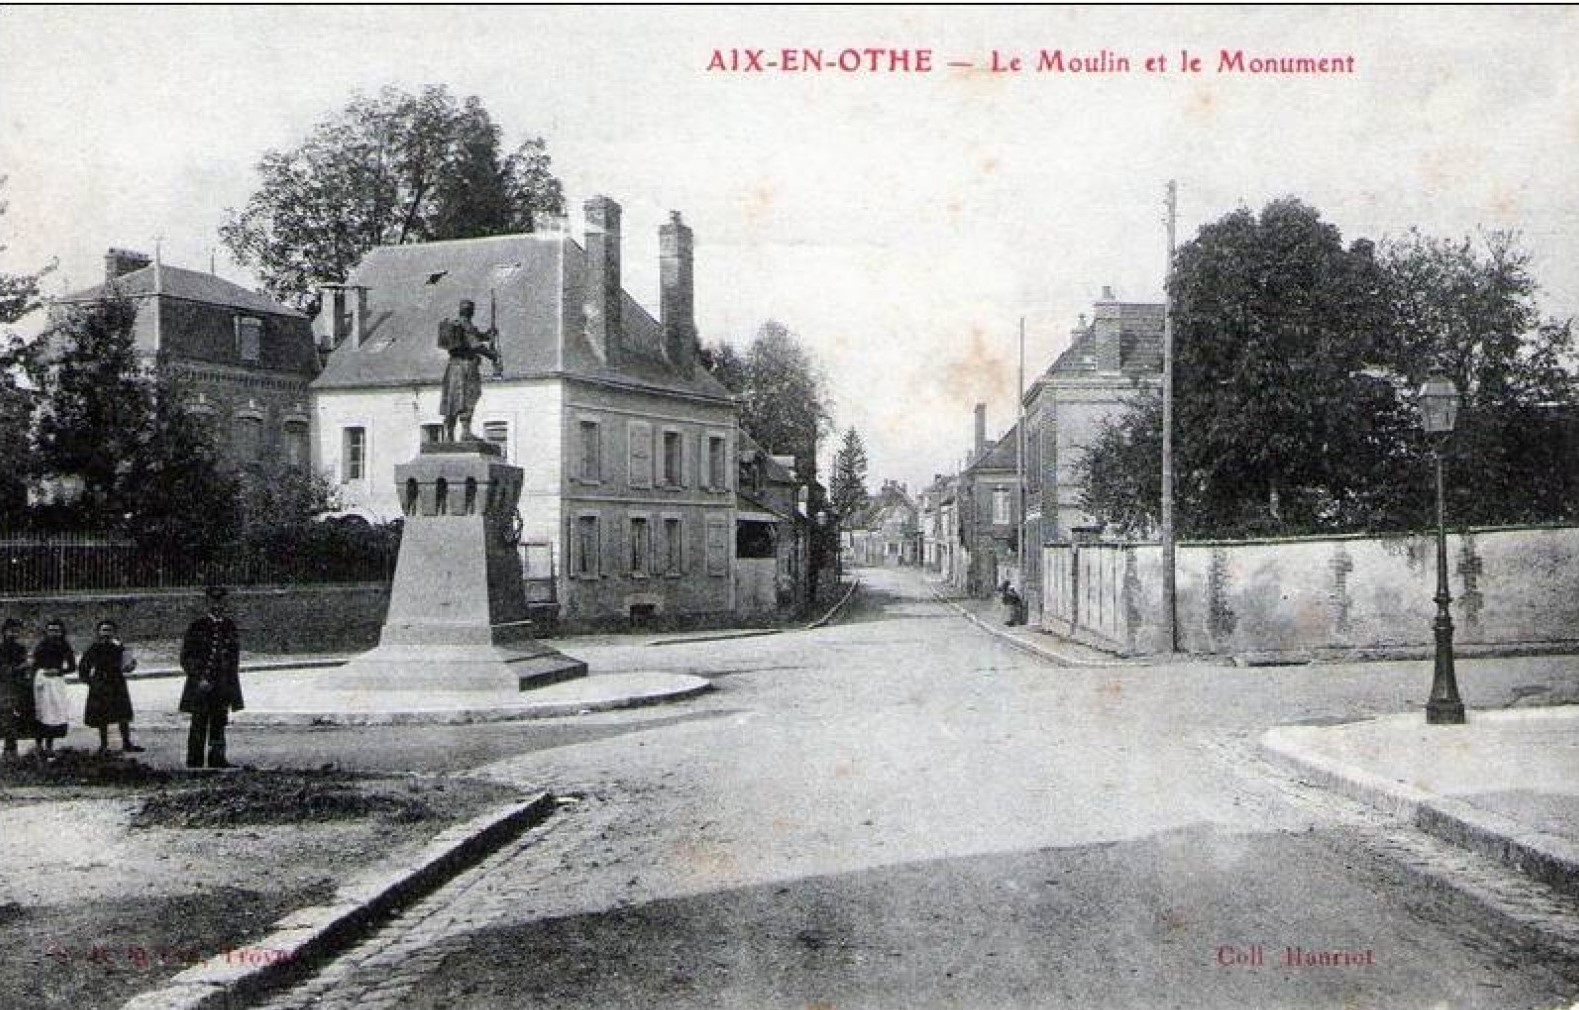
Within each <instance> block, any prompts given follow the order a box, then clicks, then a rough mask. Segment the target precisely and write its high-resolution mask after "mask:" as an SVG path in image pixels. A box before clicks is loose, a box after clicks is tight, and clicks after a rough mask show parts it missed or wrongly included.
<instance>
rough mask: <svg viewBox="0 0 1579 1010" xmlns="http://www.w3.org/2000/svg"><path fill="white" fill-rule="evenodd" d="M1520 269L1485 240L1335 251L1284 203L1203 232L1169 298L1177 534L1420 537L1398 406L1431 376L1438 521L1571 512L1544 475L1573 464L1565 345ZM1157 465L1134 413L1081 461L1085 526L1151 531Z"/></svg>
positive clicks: (1564, 484) (1406, 435)
mask: <svg viewBox="0 0 1579 1010" xmlns="http://www.w3.org/2000/svg"><path fill="white" fill-rule="evenodd" d="M1527 267H1528V258H1527V256H1525V255H1524V254H1523V253H1521V252H1520V251H1519V250H1518V248H1517V243H1516V241H1515V240H1514V238H1513V237H1512V236H1509V235H1505V234H1502V233H1493V234H1490V235H1487V236H1484V237H1483V238H1482V240H1481V242H1480V243H1476V242H1475V241H1472V240H1464V241H1462V242H1444V241H1440V240H1433V239H1427V238H1424V237H1422V236H1420V235H1419V234H1417V233H1411V234H1410V235H1409V236H1408V237H1406V238H1405V239H1403V240H1400V241H1395V242H1390V243H1387V244H1385V245H1384V246H1383V247H1382V248H1381V249H1380V250H1378V249H1377V248H1376V247H1375V246H1374V245H1373V244H1372V243H1370V242H1367V241H1364V240H1361V241H1357V242H1354V243H1353V244H1351V245H1349V246H1348V247H1345V246H1344V245H1343V243H1342V240H1341V237H1340V235H1339V233H1338V231H1337V229H1336V228H1334V227H1333V226H1332V225H1330V224H1327V223H1325V222H1323V221H1322V220H1321V218H1320V215H1319V214H1318V213H1317V212H1316V211H1315V210H1313V209H1311V208H1310V207H1307V206H1305V205H1304V204H1301V203H1299V202H1298V201H1296V200H1280V201H1277V202H1275V203H1272V204H1270V205H1268V206H1267V207H1266V208H1265V209H1264V210H1263V211H1262V212H1261V213H1260V214H1259V215H1255V214H1251V213H1250V212H1249V211H1247V210H1243V209H1241V210H1237V211H1235V212H1233V213H1231V214H1228V215H1227V216H1225V217H1223V218H1222V219H1220V220H1218V221H1216V222H1213V223H1212V224H1209V225H1207V226H1205V227H1204V228H1202V229H1201V231H1200V233H1199V234H1198V235H1197V237H1196V238H1195V239H1194V240H1193V241H1191V242H1189V243H1187V244H1186V245H1184V246H1183V247H1181V248H1180V250H1179V253H1178V256H1177V258H1176V260H1175V270H1174V277H1173V285H1172V297H1173V304H1174V318H1175V327H1174V334H1175V380H1174V391H1175V400H1174V402H1175V426H1174V446H1175V473H1176V475H1177V477H1176V483H1175V495H1176V505H1177V517H1178V527H1179V531H1180V533H1181V534H1182V535H1186V536H1190V535H1195V536H1210V535H1244V534H1254V533H1265V532H1274V531H1275V532H1282V533H1290V532H1313V531H1336V530H1343V531H1362V530H1378V529H1400V528H1410V527H1418V526H1420V525H1423V524H1424V523H1426V522H1427V521H1429V518H1430V516H1431V508H1432V489H1431V486H1430V481H1429V474H1430V470H1429V467H1428V465H1427V461H1426V458H1425V453H1426V451H1427V449H1428V446H1427V445H1426V443H1425V441H1424V438H1423V436H1422V435H1421V434H1420V432H1419V426H1418V420H1417V415H1416V411H1415V403H1414V398H1415V390H1416V389H1417V388H1418V385H1419V382H1420V380H1421V379H1423V377H1424V376H1425V375H1426V374H1428V373H1429V372H1431V371H1433V370H1434V369H1435V368H1437V367H1443V368H1445V369H1446V370H1447V372H1448V374H1450V375H1451V376H1452V377H1453V378H1454V379H1455V381H1457V382H1458V384H1459V386H1460V388H1461V389H1463V390H1465V391H1466V406H1465V410H1464V412H1463V414H1461V421H1460V425H1459V431H1458V432H1457V433H1455V435H1454V436H1453V438H1452V439H1451V440H1450V441H1449V442H1448V443H1447V451H1448V452H1449V453H1450V457H1451V460H1452V467H1453V471H1454V472H1457V473H1461V474H1464V475H1465V479H1463V480H1461V481H1460V482H1458V483H1457V484H1456V486H1455V488H1454V492H1453V500H1452V502H1451V503H1450V510H1451V511H1452V512H1453V515H1454V518H1455V521H1459V522H1464V523H1490V522H1515V521H1529V520H1534V519H1555V518H1564V517H1571V516H1573V515H1575V514H1576V512H1579V478H1576V477H1575V476H1574V475H1573V474H1572V470H1573V468H1572V466H1571V465H1569V466H1562V465H1559V463H1558V460H1559V459H1560V458H1561V456H1562V454H1563V453H1567V454H1569V455H1568V458H1569V459H1570V460H1571V459H1572V458H1573V457H1572V454H1573V453H1574V452H1575V451H1579V445H1575V442H1574V433H1575V418H1576V413H1575V410H1574V406H1575V404H1574V389H1575V386H1574V376H1573V371H1572V361H1573V343H1572V327H1571V323H1569V322H1558V321H1546V322H1544V323H1542V322H1541V321H1540V314H1539V310H1538V308H1537V306H1536V304H1535V302H1534V298H1533V296H1534V292H1535V285H1534V282H1533V280H1532V279H1531V277H1530V275H1529V273H1528V269H1527ZM1160 451H1161V413H1160V409H1159V407H1158V404H1157V402H1156V398H1153V397H1141V398H1139V399H1137V400H1136V402H1134V403H1133V404H1131V405H1130V406H1129V407H1128V408H1127V409H1126V410H1125V411H1124V412H1123V413H1122V414H1121V415H1119V416H1117V417H1114V418H1110V419H1109V420H1108V422H1107V423H1106V424H1105V425H1103V426H1102V427H1101V429H1100V430H1099V432H1098V434H1097V437H1096V438H1095V440H1094V441H1093V444H1092V445H1091V446H1089V447H1088V451H1087V453H1086V456H1085V458H1084V460H1083V461H1082V462H1081V464H1080V467H1079V470H1080V473H1081V475H1082V477H1083V479H1084V481H1085V492H1084V495H1085V498H1084V501H1085V507H1086V509H1087V511H1089V512H1091V513H1092V514H1093V515H1094V516H1096V517H1097V518H1098V519H1100V520H1101V521H1103V522H1106V523H1109V524H1111V525H1113V526H1114V527H1116V528H1119V529H1122V530H1125V531H1127V532H1131V533H1140V532H1145V531H1148V530H1151V529H1154V528H1155V526H1156V524H1157V519H1158V511H1159V501H1160V478H1158V477H1157V476H1156V474H1157V471H1158V470H1159V469H1160ZM1554 454H1555V455H1554Z"/></svg>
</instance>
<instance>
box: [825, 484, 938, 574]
mask: <svg viewBox="0 0 1579 1010" xmlns="http://www.w3.org/2000/svg"><path fill="white" fill-rule="evenodd" d="M845 526H846V529H845V532H844V535H843V539H844V544H843V547H844V550H845V554H846V557H847V558H848V560H849V561H850V563H852V564H857V565H919V564H920V563H921V539H922V538H921V525H920V520H919V513H918V511H917V509H916V503H915V502H914V501H912V500H911V498H910V493H909V489H908V488H906V487H905V485H904V484H901V483H899V482H898V481H893V480H886V481H884V482H883V487H882V490H880V491H879V492H878V493H877V494H876V495H875V496H873V498H872V501H871V503H870V504H868V505H867V507H866V508H865V509H864V510H863V511H862V512H861V513H860V514H859V515H858V516H856V517H854V518H852V519H851V520H849V521H847V522H846V524H845Z"/></svg>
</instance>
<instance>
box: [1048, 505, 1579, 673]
mask: <svg viewBox="0 0 1579 1010" xmlns="http://www.w3.org/2000/svg"><path fill="white" fill-rule="evenodd" d="M1043 561H1044V566H1045V571H1046V573H1047V577H1046V579H1045V585H1044V586H1043V590H1042V593H1043V618H1042V626H1043V627H1044V628H1045V629H1046V630H1048V631H1052V632H1054V633H1056V634H1064V635H1068V636H1070V637H1073V638H1077V639H1079V640H1082V641H1086V642H1088V643H1090V644H1094V645H1099V646H1102V647H1104V648H1109V649H1113V650H1115V651H1118V652H1122V653H1126V654H1132V653H1147V652H1157V651H1161V650H1162V642H1161V628H1162V625H1161V621H1160V606H1161V589H1160V586H1161V548H1160V547H1159V546H1157V545H1156V544H1092V545H1085V546H1081V547H1075V546H1072V545H1055V546H1049V547H1046V548H1044V556H1043ZM1448 570H1449V591H1450V593H1451V595H1452V596H1453V603H1452V615H1453V623H1454V626H1455V629H1456V633H1455V636H1454V640H1455V641H1456V642H1457V643H1460V644H1463V645H1484V646H1511V645H1547V644H1557V643H1579V528H1575V527H1537V528H1518V529H1488V530H1475V531H1470V532H1468V533H1464V534H1461V535H1460V534H1454V535H1450V536H1449V537H1448ZM1177 586H1178V597H1177V615H1178V622H1177V623H1178V637H1179V648H1180V650H1181V651H1184V652H1195V653H1210V654H1219V655H1233V654H1243V653H1259V652H1270V653H1279V652H1286V653H1294V652H1322V651H1332V652H1352V651H1363V650H1368V649H1395V648H1396V649H1408V648H1416V647H1424V646H1427V645H1429V644H1430V643H1431V621H1432V618H1433V616H1434V615H1435V612H1436V609H1435V604H1434V602H1433V600H1432V597H1433V596H1434V594H1435V591H1436V541H1435V538H1434V537H1430V536H1395V537H1310V538H1297V539H1287V540H1273V541H1222V542H1210V543H1188V544H1180V545H1179V547H1178V551H1177Z"/></svg>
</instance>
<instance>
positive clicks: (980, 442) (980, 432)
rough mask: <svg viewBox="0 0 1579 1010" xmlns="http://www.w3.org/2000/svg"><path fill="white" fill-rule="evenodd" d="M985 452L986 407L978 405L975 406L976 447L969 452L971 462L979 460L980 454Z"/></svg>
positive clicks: (982, 404) (983, 404) (981, 404)
mask: <svg viewBox="0 0 1579 1010" xmlns="http://www.w3.org/2000/svg"><path fill="white" fill-rule="evenodd" d="M986 451H987V405H986V404H985V403H978V404H976V445H975V448H974V449H972V450H971V457H970V458H971V462H973V463H974V462H975V461H976V460H978V459H980V458H981V454H982V453H984V452H986Z"/></svg>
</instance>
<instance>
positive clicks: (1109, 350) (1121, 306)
mask: <svg viewBox="0 0 1579 1010" xmlns="http://www.w3.org/2000/svg"><path fill="white" fill-rule="evenodd" d="M1165 312H1166V307H1165V306H1163V305H1162V304H1161V303H1159V302H1116V301H1102V302H1097V303H1096V306H1095V315H1094V316H1093V318H1092V320H1091V322H1090V323H1088V324H1087V325H1086V326H1085V327H1084V328H1079V327H1077V328H1076V329H1075V330H1074V339H1073V340H1072V341H1071V342H1070V344H1069V346H1068V347H1067V348H1066V349H1065V350H1064V353H1062V354H1060V355H1059V356H1058V357H1057V358H1056V359H1055V360H1054V361H1053V363H1052V365H1050V366H1049V367H1048V369H1047V372H1046V375H1048V376H1052V375H1054V374H1058V373H1063V374H1068V373H1071V372H1096V371H1106V372H1115V371H1117V372H1125V373H1135V372H1157V371H1161V369H1162V324H1163V316H1164V313H1165Z"/></svg>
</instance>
